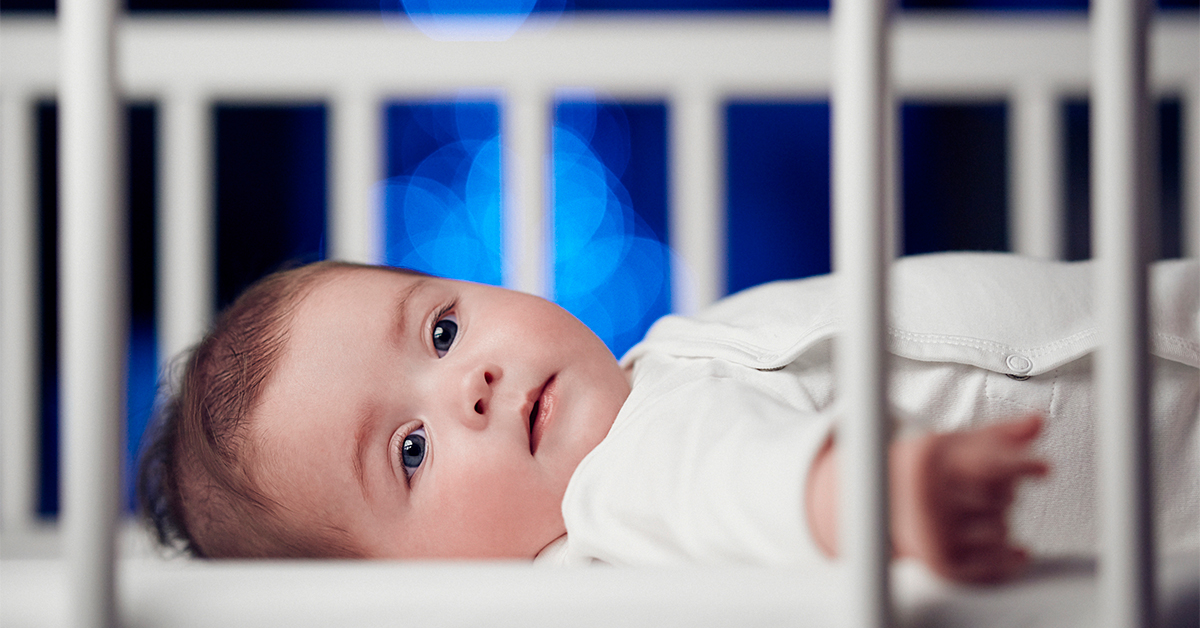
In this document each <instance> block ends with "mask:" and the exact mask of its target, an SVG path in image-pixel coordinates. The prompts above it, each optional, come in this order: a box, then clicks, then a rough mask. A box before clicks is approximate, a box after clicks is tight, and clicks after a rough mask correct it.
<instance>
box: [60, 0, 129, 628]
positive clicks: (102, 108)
mask: <svg viewBox="0 0 1200 628" xmlns="http://www.w3.org/2000/svg"><path fill="white" fill-rule="evenodd" d="M58 11H59V22H60V24H61V27H62V40H61V42H60V43H61V45H62V64H63V65H62V74H61V77H60V80H61V87H60V92H59V93H60V105H59V112H60V118H59V119H60V121H61V126H60V131H61V135H60V147H61V148H60V151H59V156H60V163H61V170H60V172H61V179H60V188H61V190H62V195H61V200H62V204H61V206H60V212H61V213H60V218H59V243H60V247H59V253H60V273H59V285H60V286H61V289H62V295H61V300H60V303H61V308H60V310H59V312H60V321H61V331H62V336H61V337H62V349H61V355H62V357H61V362H60V364H61V369H62V370H61V373H62V387H61V391H62V393H61V394H62V402H61V404H60V407H61V408H62V442H63V454H64V455H63V459H64V467H65V469H64V474H63V475H64V479H65V481H64V484H63V513H62V517H63V521H64V523H63V526H64V533H65V542H66V560H67V566H68V574H69V576H68V578H69V591H70V596H69V602H68V604H69V611H68V612H69V618H70V621H71V624H72V625H73V626H75V627H77V628H83V627H85V626H86V627H93V626H94V627H102V626H115V625H116V621H117V609H116V605H115V603H114V600H115V597H114V595H115V563H114V557H115V544H116V543H115V532H116V519H117V512H118V509H119V508H120V503H121V500H120V494H121V492H120V489H119V486H120V478H121V464H120V461H121V450H122V440H123V433H122V429H121V427H122V423H123V417H124V398H123V397H124V389H125V351H126V348H127V346H128V345H127V342H126V340H127V337H128V333H129V315H128V312H127V309H128V303H129V293H128V286H127V283H128V272H126V268H125V266H126V257H127V247H126V240H127V230H126V225H127V218H126V215H127V214H126V212H125V211H124V209H125V207H124V204H123V203H122V202H121V200H120V199H121V196H122V195H121V193H120V190H121V189H122V187H123V184H124V181H125V178H124V176H123V175H124V172H123V167H122V166H123V165H124V160H123V151H121V150H120V149H119V148H118V147H119V146H120V145H121V144H123V139H124V134H123V133H122V132H121V130H120V129H121V128H122V127H121V125H120V123H119V120H121V119H123V118H124V115H123V113H124V112H123V109H122V108H121V106H120V104H119V101H118V98H117V93H116V89H115V64H114V50H113V49H114V29H113V22H114V18H115V14H116V3H115V2H113V1H112V0H109V1H108V2H104V1H101V0H63V1H62V2H61V3H60V4H59V8H58Z"/></svg>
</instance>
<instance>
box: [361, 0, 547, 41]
mask: <svg viewBox="0 0 1200 628" xmlns="http://www.w3.org/2000/svg"><path fill="white" fill-rule="evenodd" d="M542 4H543V5H551V6H542V7H540V11H539V13H543V14H551V15H553V14H557V13H560V12H561V11H562V8H563V6H562V5H563V4H564V3H563V2H562V0H558V1H557V2H553V1H552V2H543V3H542ZM537 5H538V0H381V1H380V9H381V11H382V12H383V13H384V15H385V16H386V15H388V14H395V13H400V12H403V13H405V14H407V15H408V18H409V19H410V20H411V21H412V23H413V24H414V25H415V26H416V27H417V28H418V29H420V30H421V32H423V33H425V34H426V35H428V36H429V37H430V38H432V39H436V40H439V41H472V40H475V41H500V40H504V39H508V38H509V37H511V36H512V35H513V33H515V32H516V31H517V29H519V28H521V26H522V25H523V24H524V23H525V20H526V19H527V18H528V17H529V15H530V14H531V13H533V12H534V8H535V7H537Z"/></svg>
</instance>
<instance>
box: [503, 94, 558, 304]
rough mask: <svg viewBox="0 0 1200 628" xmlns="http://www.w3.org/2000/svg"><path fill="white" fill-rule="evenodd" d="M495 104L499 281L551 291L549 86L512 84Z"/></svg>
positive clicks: (538, 292) (523, 288) (508, 285)
mask: <svg viewBox="0 0 1200 628" xmlns="http://www.w3.org/2000/svg"><path fill="white" fill-rule="evenodd" d="M506 96H507V98H506V100H505V102H504V103H503V105H502V106H501V108H500V141H501V146H502V150H501V153H500V154H501V155H502V156H503V157H502V159H503V163H502V164H501V166H500V167H501V170H502V172H503V175H502V176H503V179H502V180H501V184H500V187H501V190H502V194H503V199H504V207H503V209H502V212H503V218H504V220H503V229H504V255H503V258H504V261H505V266H504V268H503V269H502V273H503V278H504V286H505V287H506V288H512V289H515V290H521V291H524V292H528V293H530V294H536V295H540V296H544V297H548V298H552V297H553V293H554V266H553V264H551V263H550V262H549V260H550V259H551V257H550V255H548V254H547V249H548V247H552V246H553V239H552V237H551V234H553V233H554V231H553V228H552V227H551V224H552V222H551V220H552V218H550V217H548V212H547V207H552V206H553V205H552V204H551V201H550V198H551V195H550V194H549V193H547V191H548V185H549V182H550V179H549V176H550V175H549V170H550V165H549V160H548V156H549V154H550V138H549V132H550V125H551V123H552V119H551V107H552V106H553V103H552V101H551V92H550V90H548V89H544V88H542V87H540V86H535V85H524V86H519V87H516V88H514V89H511V90H509V91H508V93H507V95H506Z"/></svg>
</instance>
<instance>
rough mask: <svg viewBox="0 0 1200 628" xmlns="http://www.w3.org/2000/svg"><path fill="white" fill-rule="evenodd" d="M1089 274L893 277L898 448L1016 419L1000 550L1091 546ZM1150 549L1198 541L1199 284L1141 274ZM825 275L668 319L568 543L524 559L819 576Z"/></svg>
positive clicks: (585, 477) (643, 353) (977, 263)
mask: <svg viewBox="0 0 1200 628" xmlns="http://www.w3.org/2000/svg"><path fill="white" fill-rule="evenodd" d="M1091 272H1092V271H1091V266H1090V265H1088V264H1083V263H1074V264H1067V263H1053V262H1041V261H1034V260H1029V259H1023V258H1019V257H1014V256H1008V255H999V254H961V253H960V254H942V255H930V256H919V257H909V258H904V259H902V260H901V261H899V262H897V263H896V264H895V266H894V267H893V270H892V273H891V284H890V285H891V292H890V303H891V305H890V317H889V328H888V335H889V348H890V350H891V353H892V356H893V357H892V359H891V363H890V372H891V373H892V375H891V382H890V397H889V398H890V412H891V415H892V416H893V417H894V418H895V419H896V421H897V426H896V427H897V428H898V429H899V430H900V431H901V432H905V431H910V430H917V431H920V430H937V431H946V430H953V429H959V428H963V427H967V426H973V425H979V424H983V423H988V422H992V421H997V420H1002V419H1008V418H1017V417H1020V416H1023V415H1026V414H1029V413H1030V412H1039V413H1041V414H1042V415H1044V416H1045V417H1046V429H1045V430H1044V432H1043V435H1042V436H1041V437H1040V439H1039V441H1038V443H1037V445H1036V448H1037V451H1039V452H1040V453H1041V454H1042V455H1044V456H1045V457H1047V458H1048V459H1049V460H1050V462H1051V465H1052V472H1051V476H1050V478H1048V479H1046V480H1041V481H1033V482H1029V483H1026V485H1024V486H1023V488H1022V489H1021V492H1020V494H1019V497H1018V501H1017V504H1016V505H1015V507H1014V510H1013V530H1014V535H1015V536H1016V537H1017V538H1018V540H1019V541H1020V542H1023V543H1026V544H1027V545H1029V546H1030V547H1031V548H1032V549H1033V550H1034V551H1035V552H1037V553H1041V554H1048V553H1050V554H1062V553H1081V552H1087V551H1089V550H1090V548H1091V547H1092V546H1093V544H1094V539H1095V521H1094V517H1093V516H1092V512H1093V508H1094V506H1093V501H1094V486H1093V484H1094V476H1095V473H1094V469H1093V466H1094V465H1093V457H1092V448H1093V446H1094V439H1093V431H1094V425H1093V418H1092V415H1093V412H1092V405H1091V404H1092V395H1091V392H1092V391H1091V384H1090V374H1091V368H1092V365H1091V363H1092V359H1091V354H1092V353H1093V351H1094V350H1095V349H1096V347H1097V344H1098V335H1097V331H1096V328H1095V323H1094V321H1093V320H1092V315H1091V297H1090V295H1091V289H1090V285H1091ZM1153 279H1154V281H1153V285H1152V293H1153V298H1152V306H1151V309H1152V318H1153V321H1154V330H1153V334H1152V337H1151V349H1152V352H1153V354H1154V356H1155V357H1154V360H1153V364H1154V367H1155V383H1154V392H1153V394H1154V400H1153V409H1152V411H1153V415H1154V429H1155V445H1156V447H1155V454H1156V466H1155V473H1156V475H1155V483H1156V487H1157V493H1158V498H1159V503H1160V508H1159V509H1158V512H1159V518H1158V530H1159V534H1160V537H1159V538H1160V540H1161V541H1162V542H1163V544H1164V546H1166V547H1168V548H1180V547H1188V548H1194V547H1196V546H1197V539H1198V537H1200V529H1198V528H1200V514H1198V513H1200V472H1198V469H1200V464H1198V458H1200V430H1198V429H1197V412H1198V410H1197V408H1198V403H1200V401H1198V400H1200V375H1198V371H1197V367H1198V366H1200V332H1198V330H1200V319H1198V301H1200V297H1198V292H1200V274H1198V267H1197V264H1196V262H1194V261H1173V262H1164V263H1159V264H1157V265H1156V266H1155V268H1154V271H1153ZM837 300H838V298H837V291H836V276H833V275H830V276H823V277H817V278H812V279H807V280H798V281H785V282H776V283H773V284H768V285H764V286H759V287H756V288H752V289H750V290H747V291H745V292H742V293H739V294H737V295H734V296H731V297H728V298H726V299H723V300H722V301H720V302H718V303H717V304H716V305H714V306H712V307H711V308H708V309H707V310H705V311H704V312H702V313H701V314H699V315H698V316H695V317H690V318H686V317H678V316H669V317H665V318H663V319H662V320H660V321H659V322H658V323H656V324H655V325H654V327H652V328H651V330H650V332H649V333H648V334H647V336H646V339H645V340H644V341H642V342H641V343H640V344H638V345H637V346H635V347H634V348H633V349H631V350H630V351H629V353H628V354H626V355H625V357H624V358H623V359H622V365H623V366H624V367H625V368H626V369H627V371H628V372H629V373H630V376H631V381H632V383H633V388H632V393H631V394H630V396H629V399H628V401H627V402H626V403H625V405H624V406H623V407H622V409H621V411H620V413H619V415H618V416H617V418H616V421H615V422H614V424H613V427H612V429H611V431H610V432H609V434H608V436H607V437H606V438H605V439H604V441H602V442H601V443H600V445H598V446H597V447H596V448H595V449H594V450H593V451H592V452H591V453H590V454H589V455H588V456H587V457H585V458H584V460H583V461H582V462H581V463H580V465H579V467H578V468H577V469H576V471H575V473H574V475H573V476H572V477H571V481H570V484H569V486H568V488H567V491H566V495H565V497H564V501H563V516H564V519H565V521H566V525H567V531H568V535H567V537H566V539H565V540H563V541H560V542H559V543H556V544H554V545H552V546H551V547H550V548H547V550H546V551H544V552H543V553H542V555H541V556H540V557H539V560H542V561H545V562H553V563H582V562H590V561H593V560H598V561H603V562H608V563H615V564H651V565H653V564H734V563H741V564H757V565H788V564H824V563H827V562H828V561H827V560H826V559H825V558H824V557H823V556H822V555H821V554H820V552H819V550H818V549H817V548H816V545H815V544H814V542H813V541H812V537H811V534H810V533H809V530H808V527H807V524H806V516H805V512H804V506H803V505H804V503H805V497H804V492H805V484H806V477H807V474H808V470H809V467H810V466H811V465H812V462H813V459H814V457H815V455H816V453H817V451H818V450H819V448H820V447H821V446H822V445H823V444H824V442H825V441H826V439H827V438H829V436H830V435H831V434H832V433H833V431H834V429H835V426H836V424H837V421H838V420H839V415H838V411H837V407H836V404H835V403H834V398H835V394H834V388H835V386H834V381H833V376H832V373H831V363H830V360H831V352H832V339H833V336H834V335H835V334H836V333H837V331H838V330H839V327H840V324H839V319H838V311H839V307H838V303H837Z"/></svg>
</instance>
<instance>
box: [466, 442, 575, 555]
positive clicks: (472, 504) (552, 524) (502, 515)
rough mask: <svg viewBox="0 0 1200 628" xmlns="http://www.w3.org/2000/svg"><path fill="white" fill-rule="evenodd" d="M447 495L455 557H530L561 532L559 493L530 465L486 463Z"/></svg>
mask: <svg viewBox="0 0 1200 628" xmlns="http://www.w3.org/2000/svg"><path fill="white" fill-rule="evenodd" d="M556 493H557V494H556ZM443 495H444V496H445V497H446V498H447V500H448V502H449V503H448V504H446V505H447V506H448V507H447V508H445V509H444V511H443V512H444V513H445V515H446V521H445V522H444V524H445V525H444V528H443V529H444V530H445V531H446V532H447V535H448V537H450V538H447V541H448V542H449V543H451V544H453V545H455V546H456V547H458V549H459V551H457V552H455V555H457V556H467V557H515V558H532V557H533V556H534V555H535V554H536V553H537V552H538V551H539V550H541V548H543V547H545V546H546V545H547V544H548V543H550V542H551V541H553V540H554V539H555V538H557V537H558V536H560V535H561V534H562V533H563V531H562V530H563V524H562V511H561V503H562V495H561V492H558V491H556V490H555V489H554V488H553V487H550V486H547V485H546V483H545V482H544V481H543V479H542V478H539V477H537V476H536V475H533V474H531V473H529V470H528V469H523V468H519V467H514V466H513V465H502V464H498V465H494V466H490V467H484V468H481V469H480V470H478V471H476V472H474V473H471V474H469V475H464V476H463V477H462V481H461V482H458V483H456V486H455V487H454V488H453V490H449V491H444V492H443ZM547 537H549V538H547Z"/></svg>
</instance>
